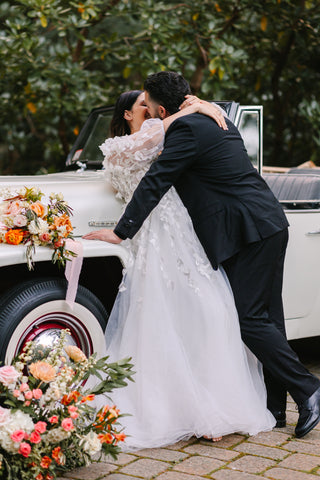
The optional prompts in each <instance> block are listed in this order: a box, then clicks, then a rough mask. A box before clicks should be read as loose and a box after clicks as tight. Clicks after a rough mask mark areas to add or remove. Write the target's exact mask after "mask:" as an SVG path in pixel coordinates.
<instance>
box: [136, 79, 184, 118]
mask: <svg viewBox="0 0 320 480" xmlns="http://www.w3.org/2000/svg"><path fill="white" fill-rule="evenodd" d="M144 89H145V90H146V91H147V92H148V94H149V95H150V98H151V100H154V101H155V102H157V103H159V105H162V106H163V107H164V108H165V109H166V110H167V112H169V113H170V115H172V114H173V113H176V112H178V110H179V107H180V105H181V103H182V102H184V100H185V95H188V94H190V93H191V90H190V85H189V83H188V82H187V80H186V79H185V78H183V76H182V75H180V74H179V73H176V72H158V73H153V74H151V75H149V76H148V78H147V79H146V81H145V82H144Z"/></svg>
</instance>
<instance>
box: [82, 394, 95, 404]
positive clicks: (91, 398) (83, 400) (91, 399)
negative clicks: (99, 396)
mask: <svg viewBox="0 0 320 480" xmlns="http://www.w3.org/2000/svg"><path fill="white" fill-rule="evenodd" d="M94 397H95V394H94V393H91V394H90V395H86V396H85V397H82V398H81V403H85V402H92V401H93V400H94Z"/></svg>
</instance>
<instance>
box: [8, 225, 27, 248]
mask: <svg viewBox="0 0 320 480" xmlns="http://www.w3.org/2000/svg"><path fill="white" fill-rule="evenodd" d="M5 239H6V242H7V243H9V244H10V245H19V243H21V242H22V240H23V230H21V229H20V228H16V229H11V230H8V231H7V232H6V234H5Z"/></svg>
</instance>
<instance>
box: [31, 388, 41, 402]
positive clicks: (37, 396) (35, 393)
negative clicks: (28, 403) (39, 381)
mask: <svg viewBox="0 0 320 480" xmlns="http://www.w3.org/2000/svg"><path fill="white" fill-rule="evenodd" d="M32 395H33V398H35V399H36V400H39V399H40V398H41V397H42V390H41V389H40V388H34V389H33V390H32Z"/></svg>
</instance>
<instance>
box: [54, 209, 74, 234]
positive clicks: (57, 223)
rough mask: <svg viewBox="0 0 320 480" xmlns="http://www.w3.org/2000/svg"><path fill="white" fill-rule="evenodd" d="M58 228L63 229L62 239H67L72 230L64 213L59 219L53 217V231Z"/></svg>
mask: <svg viewBox="0 0 320 480" xmlns="http://www.w3.org/2000/svg"><path fill="white" fill-rule="evenodd" d="M60 227H65V233H64V237H67V236H68V234H69V233H70V232H72V230H73V228H72V225H71V221H70V218H69V216H68V215H67V214H66V213H64V214H63V215H61V217H54V222H53V229H54V230H56V229H59V228H60Z"/></svg>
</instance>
